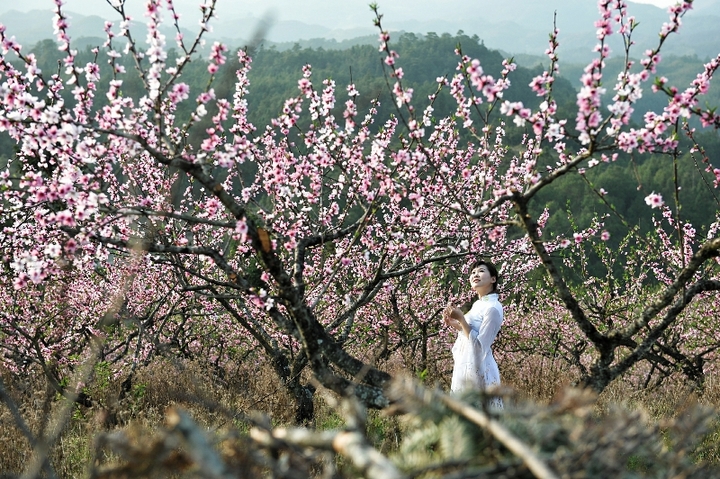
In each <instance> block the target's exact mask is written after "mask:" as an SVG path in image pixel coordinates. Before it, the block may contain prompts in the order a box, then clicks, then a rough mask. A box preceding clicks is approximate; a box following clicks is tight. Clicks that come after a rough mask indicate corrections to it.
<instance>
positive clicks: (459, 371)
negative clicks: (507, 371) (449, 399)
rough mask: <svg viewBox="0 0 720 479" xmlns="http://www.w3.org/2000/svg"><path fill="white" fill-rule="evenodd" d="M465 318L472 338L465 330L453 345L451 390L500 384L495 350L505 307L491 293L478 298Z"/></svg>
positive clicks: (493, 402)
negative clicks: (492, 347) (494, 345)
mask: <svg viewBox="0 0 720 479" xmlns="http://www.w3.org/2000/svg"><path fill="white" fill-rule="evenodd" d="M465 320H466V321H467V322H468V324H469V325H470V337H469V338H467V337H466V336H465V334H463V332H462V331H461V332H460V333H459V334H458V338H457V340H456V341H455V344H454V345H453V348H452V354H453V361H454V367H453V376H452V383H451V384H450V390H451V391H453V392H460V391H463V390H466V389H485V388H486V387H488V386H492V385H499V384H500V370H499V369H498V365H497V363H496V362H495V358H494V357H493V354H492V349H491V345H492V343H493V341H495V337H496V336H497V334H498V332H499V331H500V326H501V325H502V323H503V307H502V304H500V301H498V295H497V294H495V293H491V294H488V295H485V296H483V297H482V298H480V299H478V300H477V301H475V304H473V306H472V308H471V309H470V311H468V313H467V314H466V315H465ZM492 405H494V406H499V407H502V401H501V400H500V399H497V400H493V401H492Z"/></svg>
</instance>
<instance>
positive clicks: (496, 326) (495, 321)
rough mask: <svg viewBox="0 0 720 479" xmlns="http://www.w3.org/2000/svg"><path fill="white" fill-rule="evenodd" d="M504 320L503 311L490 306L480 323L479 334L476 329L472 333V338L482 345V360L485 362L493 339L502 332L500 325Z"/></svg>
mask: <svg viewBox="0 0 720 479" xmlns="http://www.w3.org/2000/svg"><path fill="white" fill-rule="evenodd" d="M502 322H503V317H502V313H501V312H500V311H498V309H497V308H490V309H488V310H487V312H486V313H485V318H484V319H483V322H482V324H481V325H480V329H479V330H478V332H477V334H475V332H474V331H473V332H471V333H470V338H471V339H473V340H474V341H475V342H477V343H479V345H480V348H481V350H482V352H481V355H482V357H481V361H482V363H483V364H485V360H486V359H487V355H488V354H489V353H490V351H491V349H490V346H491V345H492V343H493V341H495V338H496V337H497V335H498V333H499V332H500V326H502ZM473 335H475V338H473Z"/></svg>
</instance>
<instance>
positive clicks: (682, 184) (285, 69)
mask: <svg viewBox="0 0 720 479" xmlns="http://www.w3.org/2000/svg"><path fill="white" fill-rule="evenodd" d="M391 47H392V48H393V49H394V50H396V51H397V52H398V54H399V60H398V62H399V64H400V65H401V66H402V68H403V71H404V74H405V76H404V78H403V83H404V86H406V87H410V88H413V89H414V97H415V98H416V99H423V98H427V96H428V95H431V94H433V93H435V92H436V90H437V78H438V77H441V76H448V77H450V76H452V75H453V74H454V73H455V71H456V67H457V64H458V61H459V57H458V56H457V55H455V54H454V53H453V52H454V50H455V49H456V48H458V47H460V48H461V50H462V53H463V54H466V55H468V56H470V57H471V58H477V59H478V60H480V62H481V64H482V66H483V69H484V70H485V72H486V73H487V74H490V75H492V76H494V77H495V78H498V77H499V76H500V71H501V69H502V61H503V59H504V57H503V55H502V54H501V53H500V52H498V51H495V50H490V49H488V48H486V47H485V46H484V44H483V42H482V40H481V39H480V38H478V37H477V36H475V35H474V36H468V35H465V34H464V33H462V32H458V33H457V34H456V35H450V34H447V33H445V34H442V35H437V34H435V33H432V32H431V33H428V34H426V35H415V34H412V33H404V34H401V35H400V36H398V37H397V38H393V39H392V40H391ZM32 52H33V53H34V54H35V56H36V58H37V62H38V65H39V67H40V68H41V69H42V71H43V72H44V75H46V76H49V75H50V74H52V73H55V72H60V73H61V74H62V70H63V69H62V68H61V67H59V66H58V65H59V63H58V61H59V59H60V58H61V53H62V52H58V50H57V47H56V45H55V43H54V42H53V41H52V40H44V41H42V42H39V43H38V44H37V45H36V46H35V47H34V48H33V49H32ZM251 53H252V57H253V62H252V70H251V72H250V82H251V85H250V93H249V95H248V96H247V99H248V103H249V117H250V118H249V119H250V120H251V121H252V122H253V123H254V124H255V125H256V126H258V127H263V126H264V125H267V124H268V123H269V121H270V119H271V118H273V117H275V116H278V115H279V114H280V112H281V109H282V106H283V103H284V101H285V100H286V99H288V98H290V97H293V96H297V95H298V94H299V90H298V87H297V82H298V80H299V79H300V78H301V77H302V68H303V66H304V65H307V64H309V65H312V70H313V76H312V80H313V83H314V85H315V87H316V88H318V89H321V88H322V81H323V80H324V79H332V80H333V81H335V83H336V93H337V102H336V110H337V112H336V115H337V116H338V117H339V118H340V117H341V116H342V110H343V108H344V102H345V100H346V99H347V98H348V97H347V93H346V92H345V88H346V86H347V85H348V84H350V83H354V84H355V86H356V88H357V90H358V91H359V92H360V96H359V97H358V98H357V99H356V103H357V105H358V113H359V118H362V117H363V116H364V114H365V113H366V112H367V111H368V109H369V107H370V104H371V101H372V100H374V99H378V100H379V102H380V106H379V108H378V114H377V117H376V121H375V125H374V127H375V128H377V127H379V126H380V125H382V124H383V123H384V121H385V120H387V119H388V118H390V117H391V115H396V114H398V111H397V110H396V108H395V105H394V102H393V99H392V94H391V92H390V88H391V87H392V84H393V83H394V81H395V79H393V78H387V76H386V72H385V70H384V69H383V64H382V61H383V55H382V54H381V53H379V52H378V49H377V47H376V46H371V45H354V46H352V47H350V48H348V49H345V50H338V49H331V50H326V49H323V48H302V47H301V46H300V45H296V46H295V47H294V48H292V49H288V50H283V51H278V50H276V49H275V48H272V47H271V48H264V47H262V46H260V47H257V48H256V49H255V50H254V51H252V52H251ZM105 55H106V54H105V53H104V52H103V51H102V50H101V51H100V52H99V53H97V54H96V53H94V52H93V51H92V50H91V48H90V47H87V48H86V49H85V50H84V51H81V52H79V53H78V55H77V59H76V64H77V65H81V66H82V65H85V64H86V63H87V62H93V61H95V62H98V63H99V64H100V65H101V67H102V65H103V64H104V63H105V61H106V60H105V58H106V57H105ZM175 55H176V54H175V53H174V52H172V51H171V53H170V57H169V58H168V64H169V65H171V64H173V62H174V56H175ZM120 61H121V62H123V61H124V62H125V67H126V70H127V72H128V74H125V75H123V76H122V79H123V82H124V83H123V87H122V89H123V95H125V96H130V97H134V98H137V97H139V96H140V95H142V94H143V93H144V89H143V86H142V83H141V81H140V78H139V76H138V75H137V74H133V72H134V71H136V70H135V65H134V64H132V63H130V62H129V61H128V60H127V59H124V58H123V59H120ZM619 61H620V60H611V61H609V62H608V66H607V70H606V78H607V80H606V88H607V89H608V90H609V91H610V92H612V85H613V83H614V82H615V79H616V78H617V72H618V71H619V68H620V66H619V63H618V62H619ZM701 65H702V62H700V61H699V59H697V58H696V57H674V58H668V59H665V60H664V61H663V63H661V68H660V70H659V71H658V76H661V75H666V76H668V77H669V78H670V80H671V82H673V81H675V82H676V84H678V85H688V84H689V82H690V81H691V80H692V78H693V77H694V75H696V74H697V73H698V71H699V69H700V68H701ZM236 68H237V62H236V60H235V56H234V55H233V54H230V53H229V54H228V62H227V64H226V65H225V66H224V67H223V68H222V69H221V70H220V71H219V72H218V73H217V74H216V77H215V79H214V83H213V85H212V86H213V88H214V89H215V92H216V94H217V95H218V96H219V97H225V98H231V97H232V94H233V91H234V88H235V87H234V85H235V74H234V72H235V69H236ZM107 70H109V68H104V69H103V71H104V75H105V76H106V75H108V73H107ZM542 71H543V67H542V66H541V65H539V64H538V65H536V66H534V67H532V68H525V67H523V66H519V67H518V68H517V70H516V71H514V72H513V73H512V74H511V76H510V79H511V87H510V89H509V91H507V92H506V95H505V97H506V98H507V99H510V100H512V101H522V102H523V104H524V105H525V106H529V107H532V108H537V107H538V105H539V103H540V101H541V100H542V99H541V98H538V97H537V96H536V95H535V94H534V93H533V92H532V91H531V90H530V88H528V84H529V83H530V81H531V80H532V78H533V77H534V76H536V75H538V74H540V73H541V72H542ZM563 72H565V73H566V74H571V75H577V76H579V75H580V74H581V71H580V70H578V69H576V68H574V67H563ZM209 80H210V76H209V73H208V71H207V63H206V62H205V60H204V59H201V58H197V59H195V60H194V61H193V62H191V63H190V64H189V65H188V66H187V67H186V69H185V72H184V74H183V76H182V81H184V82H186V83H188V84H189V85H190V88H191V92H193V93H194V94H197V93H199V92H201V91H203V90H204V89H205V88H207V86H208V81H209ZM106 87H107V82H106V81H102V80H101V81H100V82H98V91H97V92H96V102H97V105H96V106H97V107H98V108H99V107H100V106H101V105H102V104H103V102H104V101H105V93H106V92H105V91H103V88H106ZM719 92H720V89H718V88H714V89H713V90H711V92H710V95H711V96H713V95H714V96H718V95H719ZM65 93H66V95H67V100H68V101H70V99H71V98H70V92H65ZM553 97H554V98H555V100H556V102H557V103H558V106H559V110H560V115H559V117H561V118H562V117H565V118H568V119H569V122H568V123H569V124H570V125H572V122H573V120H574V118H575V114H576V106H575V101H576V90H575V88H574V87H573V84H572V83H571V82H570V81H569V80H568V79H566V78H564V77H560V78H558V79H557V80H556V81H555V84H554V90H553ZM642 101H643V102H644V103H641V105H646V106H647V107H648V108H649V107H652V108H654V109H656V110H660V109H661V108H662V105H663V104H665V103H666V101H667V100H666V99H665V98H663V95H661V94H653V93H652V92H651V91H650V89H649V87H648V88H647V89H646V91H645V92H644V98H643V100H642ZM716 103H720V101H717V102H716ZM419 104H421V105H422V104H423V103H422V102H420V103H419ZM433 106H434V111H435V112H434V114H435V117H437V118H441V117H445V116H448V115H452V114H453V112H454V111H455V108H456V104H455V100H454V99H453V98H452V97H451V96H450V95H449V93H447V92H445V93H444V94H441V95H439V96H438V97H437V99H436V100H435V103H434V105H433ZM194 108H195V104H194V102H192V101H188V102H184V104H183V105H182V107H181V109H180V110H179V112H178V118H179V120H180V121H184V119H187V118H189V117H190V114H191V112H192V110H194ZM642 113H643V112H638V114H637V115H636V118H641V115H642ZM500 120H502V118H500V115H499V112H498V114H497V115H495V121H496V122H499V121H500ZM506 120H507V119H506ZM309 121H310V120H309V119H308V118H303V119H301V122H306V123H307V122H309ZM301 126H302V125H301ZM529 128H530V127H529V126H528V127H525V128H518V127H516V126H514V125H513V124H512V122H511V121H509V120H507V121H506V129H507V131H508V136H507V139H508V141H509V142H510V144H511V146H513V145H519V144H520V142H521V139H522V136H523V134H525V133H531V131H530V130H529ZM203 132H204V129H203V128H202V125H198V126H197V127H196V128H195V129H194V133H195V134H196V135H199V136H202V135H203ZM570 133H571V134H572V133H573V132H572V131H571V132H570ZM698 139H700V140H701V143H702V145H703V146H704V148H705V152H706V155H707V157H709V158H711V159H712V158H718V157H720V138H719V137H718V135H717V133H713V132H708V133H702V134H701V135H699V137H698ZM691 146H692V145H691V143H690V142H689V141H688V140H687V139H684V138H681V148H680V149H681V151H682V152H684V153H683V155H682V157H681V158H680V159H679V160H678V161H676V162H673V160H672V158H671V157H670V156H669V155H637V154H636V155H626V154H621V155H619V157H618V159H617V161H615V162H614V163H613V164H611V165H608V166H606V167H604V168H601V169H598V170H597V172H595V170H589V171H588V173H587V174H586V175H585V180H586V181H584V180H583V179H582V178H581V177H580V176H572V177H568V179H561V180H560V181H558V182H556V183H555V184H553V185H552V186H551V188H548V189H546V191H544V193H543V195H542V196H541V197H540V198H539V201H538V202H537V203H536V205H535V208H536V210H537V211H539V210H541V209H542V208H544V207H545V206H549V207H550V211H552V212H553V214H552V216H551V218H550V221H549V224H548V229H549V232H550V234H553V235H555V234H561V235H570V236H571V235H572V232H573V231H575V230H577V229H579V228H584V227H587V226H588V225H589V224H590V222H591V220H592V218H593V217H594V216H596V215H602V214H605V213H611V216H610V217H609V218H608V220H607V222H606V228H607V230H608V231H609V232H610V236H611V238H612V240H613V241H615V240H618V239H620V238H622V237H623V236H624V235H625V233H626V232H627V225H639V226H640V227H641V228H643V229H647V228H650V227H651V226H652V224H651V220H650V214H649V208H648V206H647V205H646V204H645V203H644V201H643V199H644V198H645V197H646V196H647V195H648V194H649V193H650V192H653V191H654V192H657V193H660V194H662V195H663V198H665V200H666V202H667V203H668V204H669V205H671V206H672V207H673V208H674V207H675V205H674V203H673V198H674V196H675V191H676V189H678V188H679V190H678V191H679V195H678V197H679V199H680V203H681V210H680V213H681V217H682V218H684V219H686V220H688V221H690V222H691V223H693V224H694V225H695V226H696V227H697V228H699V231H700V233H701V234H702V232H703V230H704V229H705V228H707V226H708V225H709V224H710V222H711V221H712V220H713V218H712V217H711V216H710V214H709V212H710V208H708V207H707V205H709V204H716V203H717V202H718V196H719V194H718V191H717V189H715V188H713V185H712V182H713V179H714V177H713V176H712V175H711V174H709V173H705V178H706V181H697V180H693V181H691V180H690V178H697V176H696V175H693V174H691V173H692V171H693V170H696V169H704V168H706V167H707V164H705V163H703V155H701V154H700V153H690V149H691ZM13 148H14V144H13V142H12V140H11V139H10V138H8V137H7V136H6V135H2V136H0V154H2V155H3V156H7V155H11V154H12V149H13ZM553 155H554V153H553V152H551V151H548V152H547V155H546V156H547V159H546V162H548V163H552V162H554V156H553ZM676 171H677V175H676V174H675V172H676ZM600 188H603V189H604V190H605V191H607V194H606V195H605V196H604V198H601V197H600V196H598V195H597V194H595V193H594V192H593V190H596V191H599V190H600ZM607 203H610V204H611V205H612V209H611V208H609V207H608V204H607ZM621 218H622V219H621Z"/></svg>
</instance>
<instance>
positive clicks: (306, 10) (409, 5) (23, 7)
mask: <svg viewBox="0 0 720 479" xmlns="http://www.w3.org/2000/svg"><path fill="white" fill-rule="evenodd" d="M125 1H126V5H128V6H130V10H133V9H135V12H136V15H137V14H138V13H139V10H137V8H138V7H141V6H142V5H144V3H145V0H125ZM200 1H201V0H175V4H176V5H177V6H178V9H180V10H181V11H184V12H186V13H194V12H195V11H197V5H199V3H200ZM527 1H528V2H535V1H537V0H527ZM578 1H593V2H594V1H596V0H578ZM632 1H634V2H636V3H647V4H652V5H655V6H658V7H661V8H666V7H668V6H670V5H673V4H675V3H676V2H677V0H632ZM64 2H65V4H66V7H65V8H66V9H67V10H69V11H73V12H78V13H83V14H95V15H100V16H106V15H110V14H112V10H111V9H110V7H109V6H108V5H107V1H106V0H64ZM369 3H370V0H342V1H337V2H332V3H329V2H328V1H327V0H303V1H297V0H220V1H219V2H218V4H219V9H220V11H221V12H223V13H236V12H239V11H241V10H242V11H249V12H256V16H262V13H263V12H264V11H268V10H274V14H275V15H276V17H278V19H279V20H291V19H293V18H291V17H302V16H306V17H308V18H313V17H315V18H318V19H322V18H323V15H324V12H327V11H329V10H331V8H328V7H327V5H328V4H330V5H333V7H332V9H336V10H344V11H348V12H350V11H354V12H367V11H368V4H369ZM377 3H378V4H379V5H380V7H381V9H382V8H383V6H387V7H391V8H394V9H395V8H405V9H407V11H412V10H413V8H414V7H415V5H416V4H417V0H379V1H378V2H377ZM52 4H53V2H52V0H22V1H19V2H18V1H13V0H0V13H3V12H6V11H8V10H19V11H25V12H26V11H30V10H34V9H48V8H52ZM467 4H468V5H481V4H482V1H480V0H475V1H473V0H467ZM304 20H307V18H305V19H304Z"/></svg>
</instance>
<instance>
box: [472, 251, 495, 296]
mask: <svg viewBox="0 0 720 479" xmlns="http://www.w3.org/2000/svg"><path fill="white" fill-rule="evenodd" d="M480 266H485V267H486V268H487V270H488V273H490V277H492V278H495V282H494V283H493V293H495V292H497V287H498V283H499V282H500V275H499V274H498V270H497V268H496V267H495V265H494V264H492V263H491V262H489V261H485V260H484V259H479V260H477V261H475V262H474V263H473V264H472V266H470V271H471V272H472V271H474V270H475V268H479V267H480Z"/></svg>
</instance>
